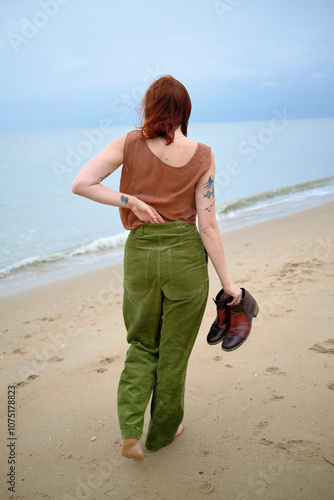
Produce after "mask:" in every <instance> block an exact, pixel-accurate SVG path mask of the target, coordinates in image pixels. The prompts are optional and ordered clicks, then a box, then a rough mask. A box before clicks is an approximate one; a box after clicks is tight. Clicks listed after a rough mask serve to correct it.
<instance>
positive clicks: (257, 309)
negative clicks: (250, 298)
mask: <svg viewBox="0 0 334 500" xmlns="http://www.w3.org/2000/svg"><path fill="white" fill-rule="evenodd" d="M259 311H260V309H259V306H258V305H257V302H255V307H254V312H253V316H254V318H256V316H257V315H258V314H259Z"/></svg>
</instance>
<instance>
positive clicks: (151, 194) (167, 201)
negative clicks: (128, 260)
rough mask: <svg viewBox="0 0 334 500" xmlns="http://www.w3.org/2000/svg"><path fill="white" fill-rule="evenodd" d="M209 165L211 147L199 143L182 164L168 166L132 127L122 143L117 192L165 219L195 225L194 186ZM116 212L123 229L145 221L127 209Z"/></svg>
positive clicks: (137, 225)
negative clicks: (156, 212) (140, 202)
mask: <svg viewBox="0 0 334 500" xmlns="http://www.w3.org/2000/svg"><path fill="white" fill-rule="evenodd" d="M210 165H211V148H209V147H208V146H206V145H205V144H201V143H200V142H199V143H197V148H196V151H195V153H194V155H193V156H192V158H191V159H190V160H189V161H188V163H187V164H186V165H184V166H182V167H171V166H170V165H167V163H164V162H163V161H161V160H160V159H159V158H158V157H157V156H156V155H155V154H154V153H152V151H151V150H150V148H149V147H148V145H147V143H146V141H145V140H142V139H141V131H140V130H132V132H129V133H128V134H127V136H126V138H125V143H124V161H123V167H122V174H121V181H120V192H121V193H125V194H131V195H133V196H136V197H137V198H139V199H140V200H142V201H144V202H145V203H147V204H149V205H152V207H154V208H155V209H156V210H157V211H158V212H159V214H160V215H161V216H162V217H163V219H164V220H165V222H170V221H176V220H183V221H186V222H189V223H190V224H196V213H197V212H196V204H195V186H196V183H197V182H198V180H199V179H200V178H201V177H202V175H203V174H204V173H205V172H206V171H207V170H208V169H209V168H210ZM119 211H120V216H121V221H122V224H123V226H124V227H125V229H135V228H136V227H139V226H141V225H143V224H148V223H147V222H143V221H141V220H140V219H138V217H136V216H135V214H134V213H133V212H132V210H130V209H129V208H123V207H122V208H120V209H119Z"/></svg>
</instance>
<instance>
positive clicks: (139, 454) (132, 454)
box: [121, 438, 144, 460]
mask: <svg viewBox="0 0 334 500" xmlns="http://www.w3.org/2000/svg"><path fill="white" fill-rule="evenodd" d="M121 454H122V456H123V457H126V458H133V460H144V453H143V451H142V449H141V447H140V444H139V441H138V439H134V438H126V439H123V442H122V450H121Z"/></svg>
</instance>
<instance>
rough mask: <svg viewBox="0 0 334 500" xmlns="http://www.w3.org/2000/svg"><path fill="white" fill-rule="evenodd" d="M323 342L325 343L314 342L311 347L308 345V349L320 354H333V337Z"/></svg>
mask: <svg viewBox="0 0 334 500" xmlns="http://www.w3.org/2000/svg"><path fill="white" fill-rule="evenodd" d="M323 344H325V345H320V344H314V346H313V347H309V350H310V351H315V352H319V353H321V354H334V339H328V340H325V341H324V342H323ZM330 346H333V347H330Z"/></svg>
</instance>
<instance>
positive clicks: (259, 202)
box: [216, 176, 334, 218]
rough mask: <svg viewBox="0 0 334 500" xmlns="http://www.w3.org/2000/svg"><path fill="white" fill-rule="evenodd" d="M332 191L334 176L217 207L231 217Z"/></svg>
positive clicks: (223, 214)
mask: <svg viewBox="0 0 334 500" xmlns="http://www.w3.org/2000/svg"><path fill="white" fill-rule="evenodd" d="M330 191H334V176H330V177H323V178H321V179H315V180H312V181H307V182H302V183H300V184H294V185H292V186H285V187H282V188H277V189H271V190H269V191H264V192H263V193H258V194H255V195H251V196H245V197H243V198H239V199H237V200H233V201H229V202H226V203H221V204H219V205H218V206H217V207H216V212H217V215H218V217H219V218H222V217H223V216H228V217H231V216H234V215H235V214H236V213H240V212H246V211H250V210H256V209H259V208H265V207H267V206H269V205H273V204H276V203H279V202H281V201H287V200H293V199H297V198H298V199H300V198H302V197H309V196H312V195H318V196H321V195H324V194H327V193H328V192H330Z"/></svg>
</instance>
